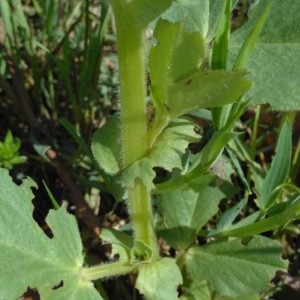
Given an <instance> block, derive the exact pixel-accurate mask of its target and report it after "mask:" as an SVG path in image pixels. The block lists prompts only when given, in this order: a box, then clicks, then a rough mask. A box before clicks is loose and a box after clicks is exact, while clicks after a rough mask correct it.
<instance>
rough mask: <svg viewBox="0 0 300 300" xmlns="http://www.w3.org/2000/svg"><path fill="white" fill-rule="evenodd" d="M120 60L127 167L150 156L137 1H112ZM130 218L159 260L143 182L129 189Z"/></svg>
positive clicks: (141, 239) (142, 52) (154, 256)
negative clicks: (147, 155)
mask: <svg viewBox="0 0 300 300" xmlns="http://www.w3.org/2000/svg"><path fill="white" fill-rule="evenodd" d="M111 3H112V7H113V11H114V16H115V22H116V29H117V46H118V57H119V75H120V96H121V134H122V146H123V152H122V154H121V155H122V158H121V159H122V163H123V167H124V168H126V167H128V166H130V165H131V164H133V163H134V162H135V161H137V160H138V159H140V158H142V157H143V156H144V155H146V154H147V151H148V128H147V112H146V100H145V99H146V76H145V74H146V72H145V57H144V56H145V34H144V31H145V28H143V26H141V24H140V22H139V20H138V17H137V11H136V7H135V1H119V0H112V1H111ZM128 200H129V207H130V215H131V219H132V222H133V225H134V229H135V238H136V239H137V240H140V241H142V242H143V243H144V244H146V245H147V246H148V247H150V248H151V250H152V253H153V258H157V257H158V250H157V244H156V236H155V231H154V228H153V216H152V207H151V196H150V192H149V191H148V190H147V189H146V187H145V185H144V184H143V183H142V181H141V180H139V179H137V180H136V182H135V186H134V187H133V188H130V189H128Z"/></svg>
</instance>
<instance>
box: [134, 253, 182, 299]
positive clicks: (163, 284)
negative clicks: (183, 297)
mask: <svg viewBox="0 0 300 300" xmlns="http://www.w3.org/2000/svg"><path fill="white" fill-rule="evenodd" d="M181 283H182V275H181V272H180V270H179V268H178V266H177V265H176V262H175V260H174V259H172V258H168V257H165V258H162V259H160V260H158V261H155V262H152V263H150V264H144V265H141V266H140V267H139V275H138V278H137V281H136V288H137V289H138V290H139V291H140V292H141V293H142V294H143V295H144V296H145V297H146V298H147V299H149V300H176V299H178V293H177V287H178V285H179V284H181Z"/></svg>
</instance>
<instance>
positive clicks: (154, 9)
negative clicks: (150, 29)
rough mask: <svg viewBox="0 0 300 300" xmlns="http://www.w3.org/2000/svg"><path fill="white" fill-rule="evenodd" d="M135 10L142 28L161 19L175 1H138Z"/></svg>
mask: <svg viewBox="0 0 300 300" xmlns="http://www.w3.org/2000/svg"><path fill="white" fill-rule="evenodd" d="M135 2H136V3H135V10H136V12H137V15H138V20H139V22H140V23H141V24H142V26H144V27H145V26H147V25H148V23H150V22H151V21H152V20H154V19H155V18H157V17H159V16H160V15H161V14H162V13H163V12H164V11H165V10H166V9H167V8H168V7H169V6H170V5H171V4H172V2H173V0H137V1H135Z"/></svg>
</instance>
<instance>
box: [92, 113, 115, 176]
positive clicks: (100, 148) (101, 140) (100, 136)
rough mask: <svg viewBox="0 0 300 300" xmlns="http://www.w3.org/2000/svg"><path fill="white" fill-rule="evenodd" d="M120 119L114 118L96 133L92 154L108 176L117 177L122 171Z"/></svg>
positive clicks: (93, 139)
mask: <svg viewBox="0 0 300 300" xmlns="http://www.w3.org/2000/svg"><path fill="white" fill-rule="evenodd" d="M119 126H120V125H119V119H118V118H117V117H116V116H114V117H112V118H111V119H110V120H108V121H107V122H106V123H105V125H104V126H103V127H101V128H99V129H97V131H96V132H95V133H94V135H93V138H92V152H93V155H94V157H95V159H96V161H97V162H98V164H99V166H100V168H102V169H103V170H104V171H105V172H106V173H107V174H109V175H115V174H116V173H118V172H119V171H120V162H119V160H120V155H121V145H120V143H119V138H120V133H119Z"/></svg>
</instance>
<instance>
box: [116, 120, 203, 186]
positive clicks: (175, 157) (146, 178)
mask: <svg viewBox="0 0 300 300" xmlns="http://www.w3.org/2000/svg"><path fill="white" fill-rule="evenodd" d="M197 140H198V136H197V134H196V133H195V132H194V126H193V124H192V123H191V122H189V121H187V120H185V119H183V118H181V119H177V120H175V121H174V122H173V123H171V124H170V125H169V126H168V127H167V128H166V129H165V130H164V131H163V132H162V133H161V134H160V135H159V137H158V138H157V140H156V142H155V144H154V145H153V146H152V148H151V149H150V151H149V153H148V154H147V156H145V157H143V158H141V159H140V160H138V161H136V162H135V163H133V164H132V165H131V166H129V167H128V168H127V169H125V170H124V172H123V173H122V174H121V182H122V184H123V185H124V186H126V187H132V186H133V185H134V181H135V179H136V178H138V177H139V178H140V179H141V180H142V182H143V183H144V185H145V186H146V187H147V188H148V189H152V188H154V184H153V182H152V180H153V178H154V177H155V172H154V171H153V168H154V167H161V168H164V169H165V170H168V171H172V169H173V168H178V169H181V170H182V168H183V166H182V155H183V154H184V152H185V149H186V148H187V146H188V144H189V143H191V142H194V141H197Z"/></svg>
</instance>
